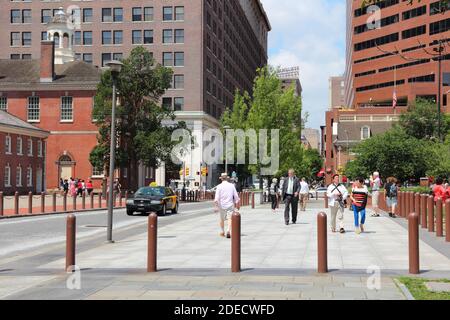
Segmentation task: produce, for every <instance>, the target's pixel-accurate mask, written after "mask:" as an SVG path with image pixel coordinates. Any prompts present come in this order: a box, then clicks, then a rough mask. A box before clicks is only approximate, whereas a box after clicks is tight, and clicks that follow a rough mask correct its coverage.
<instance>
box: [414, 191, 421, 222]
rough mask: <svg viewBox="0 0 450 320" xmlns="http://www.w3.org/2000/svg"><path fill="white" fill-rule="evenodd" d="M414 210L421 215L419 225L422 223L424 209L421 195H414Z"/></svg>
mask: <svg viewBox="0 0 450 320" xmlns="http://www.w3.org/2000/svg"><path fill="white" fill-rule="evenodd" d="M414 208H415V209H416V210H415V212H416V213H417V214H418V215H419V225H420V222H421V221H422V210H421V209H422V208H421V207H420V193H418V192H417V193H416V194H415V195H414Z"/></svg>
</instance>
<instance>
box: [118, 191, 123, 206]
mask: <svg viewBox="0 0 450 320" xmlns="http://www.w3.org/2000/svg"><path fill="white" fill-rule="evenodd" d="M122 203H123V202H122V191H120V192H119V207H121V208H122Z"/></svg>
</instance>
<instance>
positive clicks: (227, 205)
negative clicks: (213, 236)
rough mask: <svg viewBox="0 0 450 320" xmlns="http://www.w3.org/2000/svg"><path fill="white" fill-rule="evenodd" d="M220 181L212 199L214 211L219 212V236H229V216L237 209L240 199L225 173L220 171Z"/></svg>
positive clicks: (230, 230)
mask: <svg viewBox="0 0 450 320" xmlns="http://www.w3.org/2000/svg"><path fill="white" fill-rule="evenodd" d="M220 180H222V183H221V184H219V185H218V186H217V190H216V196H215V199H214V206H215V209H214V212H216V213H219V214H220V229H221V231H220V236H221V237H225V236H226V237H227V238H228V239H230V238H231V232H232V229H231V217H232V215H233V213H234V212H235V210H239V208H240V205H239V203H240V201H241V199H240V198H239V195H238V193H237V191H236V188H235V186H234V185H233V184H232V183H230V182H229V177H228V174H227V173H222V175H221V176H220ZM225 220H226V221H227V231H226V233H225Z"/></svg>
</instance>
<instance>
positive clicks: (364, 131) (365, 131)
mask: <svg viewBox="0 0 450 320" xmlns="http://www.w3.org/2000/svg"><path fill="white" fill-rule="evenodd" d="M371 136H372V132H371V130H370V127H369V126H364V127H362V128H361V140H366V139H369V138H370V137H371Z"/></svg>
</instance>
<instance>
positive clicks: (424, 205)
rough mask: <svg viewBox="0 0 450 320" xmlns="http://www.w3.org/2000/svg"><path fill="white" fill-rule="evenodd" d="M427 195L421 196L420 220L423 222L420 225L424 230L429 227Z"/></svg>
mask: <svg viewBox="0 0 450 320" xmlns="http://www.w3.org/2000/svg"><path fill="white" fill-rule="evenodd" d="M427 217H428V214H427V195H426V194H422V195H421V196H420V219H421V220H422V221H421V222H420V225H421V226H422V228H424V229H426V228H427V227H428V221H427Z"/></svg>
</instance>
